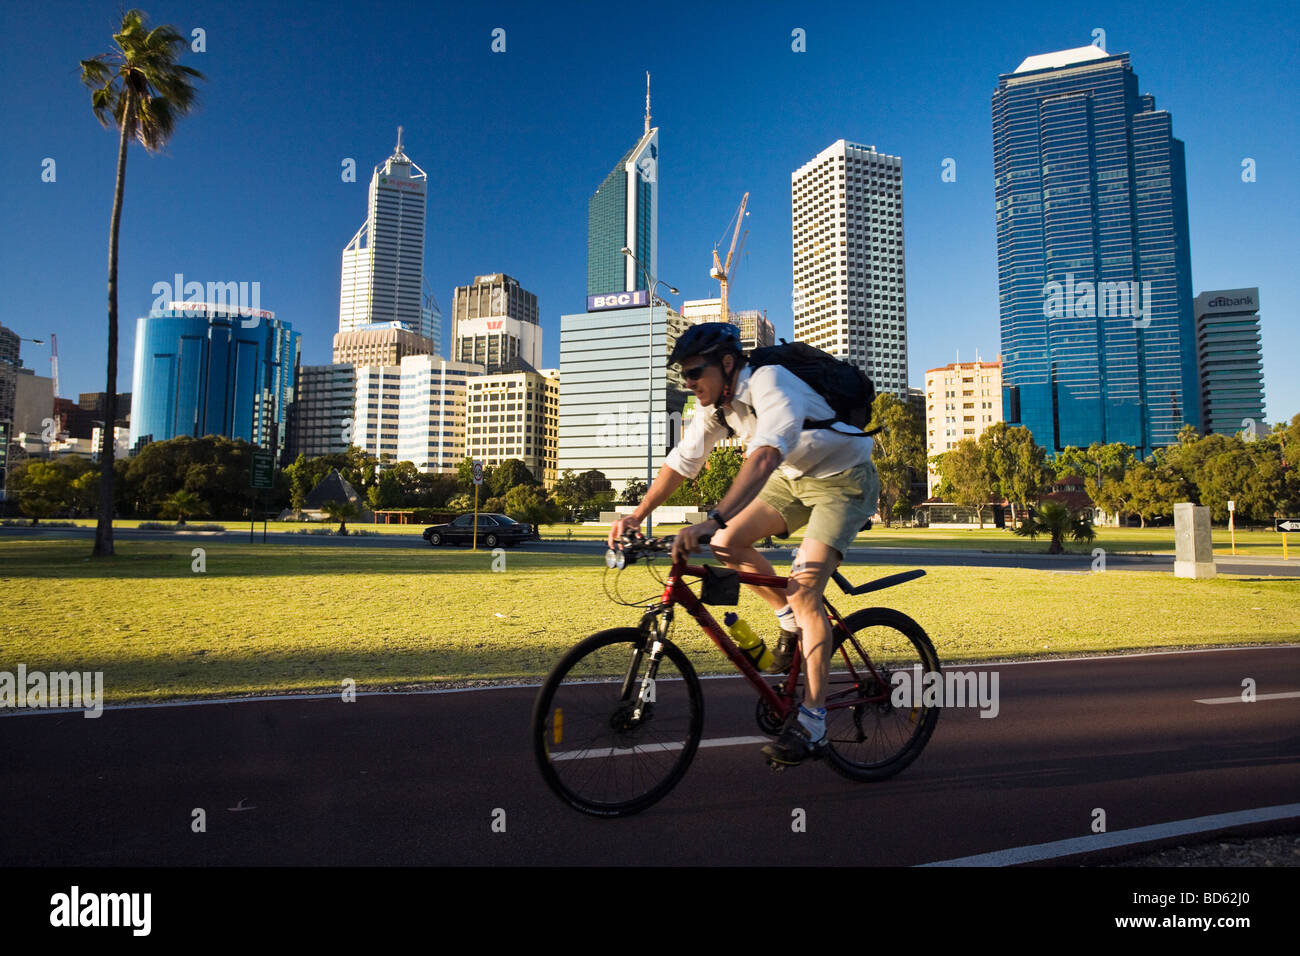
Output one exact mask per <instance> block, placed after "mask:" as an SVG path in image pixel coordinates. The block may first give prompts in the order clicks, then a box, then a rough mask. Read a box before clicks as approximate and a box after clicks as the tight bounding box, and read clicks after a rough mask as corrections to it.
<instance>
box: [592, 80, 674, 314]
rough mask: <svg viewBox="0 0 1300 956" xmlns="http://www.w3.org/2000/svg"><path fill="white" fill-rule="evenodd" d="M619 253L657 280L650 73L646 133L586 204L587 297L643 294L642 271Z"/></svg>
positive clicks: (656, 186) (656, 201) (656, 191)
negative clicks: (627, 251) (629, 253)
mask: <svg viewBox="0 0 1300 956" xmlns="http://www.w3.org/2000/svg"><path fill="white" fill-rule="evenodd" d="M624 247H626V248H628V249H631V250H632V252H633V253H635V255H636V257H637V258H638V259H640V260H641V262H642V263H643V264H644V265H645V267H646V268H647V269H649V270H650V274H651V275H652V276H655V277H658V275H659V128H658V127H657V126H656V127H651V126H650V74H649V73H647V74H646V91H645V132H644V133H642V134H641V138H640V139H639V140H637V141H636V145H634V146H633V147H632V148H631V149H629V150H628V151H627V152H626V153H624V154H623V158H622V159H620V160H619V161H618V164H617V165H616V166H615V167H614V168H613V169H612V170H610V173H609V175H608V176H606V177H605V181H604V182H603V183H601V184H600V188H599V189H597V190H596V194H595V195H594V196H592V197H591V199H590V200H589V201H588V202H587V295H589V296H591V295H605V294H606V293H609V292H631V291H633V290H635V289H644V288H645V277H644V275H643V274H642V271H641V269H640V268H639V267H638V266H637V264H636V263H635V262H633V261H632V260H631V259H630V258H629V257H627V256H625V255H623V251H622V250H623V249H624Z"/></svg>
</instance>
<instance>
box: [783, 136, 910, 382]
mask: <svg viewBox="0 0 1300 956" xmlns="http://www.w3.org/2000/svg"><path fill="white" fill-rule="evenodd" d="M790 206H791V220H792V226H793V233H794V297H793V305H794V337H795V339H797V340H799V341H802V342H807V343H808V344H809V345H814V346H816V347H817V348H819V349H822V350H823V351H825V352H829V353H830V354H831V355H834V356H836V357H838V358H842V359H845V360H847V361H849V362H852V363H853V364H854V365H856V366H857V367H858V368H860V369H862V370H863V371H865V372H866V373H867V374H868V375H869V376H871V381H872V382H873V383H874V384H875V386H876V391H877V392H892V393H893V394H894V395H897V396H898V397H899V398H904V397H905V396H906V394H907V286H906V282H905V274H904V258H903V161H902V160H901V159H899V158H898V157H897V156H890V155H888V154H887V153H879V152H877V151H876V148H875V147H874V146H859V145H857V144H856V143H849V142H845V141H844V140H842V139H841V140H837V141H835V142H834V143H832V144H831V145H830V146H828V147H826V149H824V150H822V151H821V152H820V153H818V154H817V155H816V156H814V157H813V158H812V159H811V160H809V161H808V162H807V163H805V164H804V165H803V166H801V167H799V168H798V169H797V170H795V171H794V172H793V173H791V174H790Z"/></svg>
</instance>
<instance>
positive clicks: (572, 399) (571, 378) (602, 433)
mask: <svg viewBox="0 0 1300 956" xmlns="http://www.w3.org/2000/svg"><path fill="white" fill-rule="evenodd" d="M691 324H692V323H691V321H690V320H689V319H686V318H684V317H683V316H682V315H681V314H680V313H678V312H675V311H673V310H672V309H670V308H669V307H668V306H666V305H664V304H662V303H656V305H655V308H654V325H653V329H652V328H651V325H650V309H649V308H628V309H611V310H607V311H600V312H583V313H578V314H576V315H564V316H561V317H560V420H559V448H558V456H559V461H558V468H559V471H560V473H561V474H563V473H564V471H565V470H568V469H572V470H573V471H574V472H575V473H578V472H583V471H588V470H590V469H595V470H597V471H600V472H603V473H604V475H605V477H606V478H608V479H609V480H610V481H611V482H612V483H613V486H614V489H615V491H622V489H623V487H624V486H625V484H626V483H627V480H628V479H629V478H636V479H639V480H645V477H646V456H647V441H649V449H648V451H649V456H650V468H651V470H652V472H653V471H657V470H658V468H659V466H660V465H661V464H663V460H664V456H665V455H666V454H667V453H668V450H669V449H671V448H672V447H673V446H674V445H675V444H676V443H677V441H678V439H679V438H680V437H681V422H682V410H683V406H684V405H685V402H686V397H687V394H688V393H687V392H686V390H685V389H684V388H683V387H682V381H681V373H680V370H679V369H677V368H676V367H673V368H671V369H670V368H666V367H665V365H666V363H667V361H668V355H669V354H670V353H671V351H672V348H673V346H674V345H675V344H676V342H677V337H678V336H679V335H681V334H682V332H684V331H685V330H686V328H688V327H689V326H690V325H691ZM647 410H649V411H650V413H651V431H650V434H649V435H647V432H646V414H647Z"/></svg>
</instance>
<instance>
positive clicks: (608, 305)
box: [587, 289, 650, 312]
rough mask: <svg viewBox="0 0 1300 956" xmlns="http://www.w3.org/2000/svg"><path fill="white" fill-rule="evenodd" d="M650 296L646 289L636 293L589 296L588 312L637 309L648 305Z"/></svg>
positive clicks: (638, 290)
mask: <svg viewBox="0 0 1300 956" xmlns="http://www.w3.org/2000/svg"><path fill="white" fill-rule="evenodd" d="M649 302H650V294H649V293H648V292H646V290H645V289H637V290H636V291H634V292H610V293H608V294H606V295H589V296H587V311H588V312H601V311H604V310H606V309H635V308H637V307H638V306H643V305H647V304H648V303H649Z"/></svg>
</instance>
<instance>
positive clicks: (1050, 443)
mask: <svg viewBox="0 0 1300 956" xmlns="http://www.w3.org/2000/svg"><path fill="white" fill-rule="evenodd" d="M993 176H994V180H993V182H994V192H995V199H996V212H995V215H996V220H997V241H998V284H999V293H1000V298H999V300H1000V311H1001V318H1002V358H1003V366H1002V381H1003V408H1004V409H1005V412H1006V420H1007V423H1008V424H1009V425H1024V426H1025V427H1027V428H1028V429H1029V430H1030V431H1031V432H1032V433H1033V435H1034V440H1035V441H1037V442H1038V444H1039V445H1041V446H1042V447H1043V448H1045V449H1046V450H1047V451H1048V452H1049V453H1053V452H1055V451H1058V450H1060V449H1062V448H1064V447H1065V446H1067V445H1075V446H1080V447H1086V446H1087V445H1089V444H1091V443H1092V442H1125V443H1127V444H1130V445H1133V446H1135V447H1137V448H1138V449H1139V450H1140V452H1141V453H1142V454H1146V453H1148V452H1150V450H1151V449H1152V448H1153V447H1156V446H1160V445H1169V444H1172V443H1173V442H1174V441H1175V440H1176V436H1177V434H1178V430H1179V428H1181V427H1182V425H1183V424H1184V423H1190V424H1192V425H1195V426H1197V427H1199V426H1200V423H1201V407H1200V394H1199V388H1198V384H1197V374H1196V340H1195V334H1194V326H1193V317H1192V282H1191V256H1190V252H1189V237H1188V227H1187V183H1186V175H1185V170H1184V164H1183V144H1182V142H1181V141H1179V140H1177V139H1175V138H1174V136H1173V125H1172V119H1171V118H1170V115H1169V113H1167V112H1165V111H1163V110H1157V109H1156V107H1155V98H1154V97H1153V96H1151V95H1149V94H1139V93H1138V79H1137V76H1136V75H1135V74H1134V72H1133V70H1132V68H1131V67H1130V65H1129V56H1128V54H1127V53H1120V54H1116V55H1113V56H1112V55H1110V54H1108V53H1106V52H1105V51H1104V50H1102V49H1099V48H1098V47H1095V46H1086V47H1081V48H1078V49H1073V50H1063V51H1060V52H1057V53H1047V54H1042V55H1040V56H1031V57H1029V58H1027V59H1026V60H1025V61H1024V62H1022V63H1021V64H1020V66H1019V67H1017V68H1016V70H1015V72H1013V73H1008V74H1003V75H1002V76H1000V77H999V78H998V87H997V90H996V91H995V92H994V94H993Z"/></svg>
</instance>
